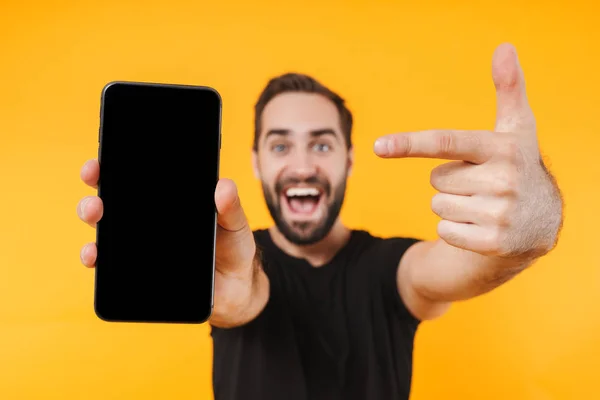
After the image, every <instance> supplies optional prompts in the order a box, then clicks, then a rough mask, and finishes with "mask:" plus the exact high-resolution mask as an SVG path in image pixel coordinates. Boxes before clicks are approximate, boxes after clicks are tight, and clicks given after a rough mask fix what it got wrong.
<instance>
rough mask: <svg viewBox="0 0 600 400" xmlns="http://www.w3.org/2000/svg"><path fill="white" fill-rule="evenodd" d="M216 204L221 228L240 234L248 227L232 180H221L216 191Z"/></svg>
mask: <svg viewBox="0 0 600 400" xmlns="http://www.w3.org/2000/svg"><path fill="white" fill-rule="evenodd" d="M215 203H216V206H217V213H218V223H219V226H220V227H221V228H223V229H224V230H226V231H229V232H238V231H241V230H243V229H246V228H247V227H248V220H247V219H246V215H245V214H244V210H243V209H242V204H241V201H240V198H239V196H238V191H237V187H236V185H235V183H234V182H233V181H232V180H229V179H220V180H219V182H218V183H217V188H216V190H215Z"/></svg>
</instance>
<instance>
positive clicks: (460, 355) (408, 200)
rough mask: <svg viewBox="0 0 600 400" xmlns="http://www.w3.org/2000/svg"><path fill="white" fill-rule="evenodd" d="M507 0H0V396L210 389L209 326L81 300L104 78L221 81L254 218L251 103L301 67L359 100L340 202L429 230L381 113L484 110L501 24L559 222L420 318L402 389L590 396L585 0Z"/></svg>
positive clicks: (462, 117) (417, 183)
mask: <svg viewBox="0 0 600 400" xmlns="http://www.w3.org/2000/svg"><path fill="white" fill-rule="evenodd" d="M523 3H526V5H519V4H521V2H520V1H517V0H506V1H503V2H488V3H486V2H472V3H468V2H464V1H462V2H458V1H453V2H448V1H441V0H440V1H435V2H427V3H422V4H420V5H417V2H408V1H395V2H393V1H376V2H373V1H371V2H367V1H364V2H357V1H344V2H335V3H333V2H326V4H325V5H317V2H310V3H306V2H302V3H292V2H285V1H284V2H275V1H273V2H265V1H235V2H225V3H224V4H222V5H217V1H205V2H202V1H189V2H177V1H144V2H142V1H138V2H127V1H114V0H113V1H104V2H90V3H88V4H86V3H85V2H75V1H71V2H69V1H62V2H41V1H40V2H17V1H8V2H7V1H6V0H5V1H3V2H2V6H1V8H0V54H1V55H0V398H2V399H7V400H13V399H15V400H16V399H65V400H67V399H87V400H94V399H103V400H104V399H113V400H118V399H128V400H130V399H209V398H211V360H212V358H211V357H212V349H211V341H210V337H209V331H208V329H207V326H205V325H203V326H162V325H156V326H149V325H117V324H114V325H113V324H107V323H103V322H101V321H100V320H98V318H96V316H95V315H94V312H93V306H92V301H93V277H94V272H93V271H90V270H87V269H85V268H84V267H83V266H81V265H80V263H79V249H80V247H81V246H82V245H83V244H84V243H86V242H88V241H92V240H93V239H94V232H93V230H92V229H90V228H89V227H87V226H86V225H84V224H83V223H81V222H80V221H79V220H78V218H77V216H76V212H75V209H76V204H77V202H78V200H79V199H80V198H81V197H83V196H85V195H88V194H93V191H92V190H91V189H89V188H87V187H85V186H84V185H83V184H82V183H81V182H80V180H79V169H80V167H81V165H82V164H83V162H84V161H85V160H87V159H89V158H92V157H94V156H95V155H96V146H97V131H98V111H99V100H100V91H101V88H102V87H103V85H104V84H105V83H106V82H108V81H110V80H116V79H122V80H142V81H160V82H172V83H189V84H202V85H211V86H214V87H215V88H217V89H218V90H219V91H220V92H221V94H222V96H223V98H224V112H223V118H224V121H223V150H222V151H223V153H222V157H223V158H222V174H223V176H226V177H231V178H233V179H234V180H235V181H236V182H237V183H238V185H239V188H240V192H241V195H242V197H243V201H244V204H245V207H246V210H247V213H248V215H249V218H250V220H251V224H252V225H253V226H254V227H259V226H265V225H266V224H268V223H269V222H270V219H269V215H268V213H267V211H266V208H265V207H264V203H263V199H262V195H261V192H260V187H259V185H258V182H257V181H255V180H254V178H253V176H252V175H251V169H250V168H249V166H250V145H251V139H252V118H253V113H252V106H253V104H254V101H255V100H256V96H257V95H258V93H259V91H260V90H261V89H262V87H263V85H264V84H265V83H266V81H267V79H268V78H270V77H271V76H273V75H275V74H279V73H282V72H286V71H290V70H294V71H300V72H307V73H310V74H314V75H315V76H316V77H317V78H318V79H320V80H322V81H323V82H324V83H325V84H327V85H329V86H331V87H332V88H334V89H336V90H339V91H340V92H341V93H342V95H343V96H344V97H346V98H347V99H348V102H349V105H350V107H351V108H352V110H353V111H354V113H355V118H356V129H355V131H354V141H355V143H356V167H355V171H354V175H353V176H352V178H351V181H350V187H349V193H348V201H347V203H346V205H345V208H344V210H343V217H344V219H345V221H346V222H347V223H348V224H350V225H352V226H354V227H360V228H367V229H369V230H371V231H372V232H373V233H376V234H381V235H411V236H420V237H424V238H434V237H435V226H436V222H437V218H436V217H435V216H434V215H433V214H432V212H430V209H429V205H430V198H431V196H432V195H433V193H434V192H433V189H432V188H431V187H430V186H429V172H430V170H431V168H432V167H433V166H435V165H436V164H437V162H438V161H434V160H396V161H393V160H380V159H377V158H376V157H375V156H374V155H373V153H372V143H373V141H374V140H375V138H376V137H377V136H379V135H381V134H386V133H391V132H395V131H406V130H415V129H428V128H458V129H480V128H483V129H491V128H493V124H494V113H495V97H494V89H493V86H492V82H491V77H490V62H491V56H492V53H493V50H494V48H495V47H496V45H498V44H499V43H501V42H503V41H510V42H512V43H514V44H515V45H516V46H517V49H518V51H519V54H520V57H521V62H522V65H523V68H524V70H525V73H526V79H527V82H528V89H529V96H530V100H531V103H532V106H533V109H534V111H535V113H536V115H537V118H538V124H539V136H540V142H541V145H542V146H543V149H544V152H545V154H546V155H547V156H548V157H549V160H550V162H551V168H552V170H553V171H554V172H555V173H556V175H557V177H558V179H559V182H560V183H561V185H562V188H563V190H564V193H565V198H566V202H567V210H566V211H567V220H566V223H565V228H564V232H563V236H562V242H561V244H560V246H559V248H557V249H556V251H555V252H553V253H552V254H551V255H550V256H548V257H547V258H545V259H544V260H542V261H540V262H539V263H538V264H537V265H536V266H535V267H534V268H533V269H531V270H530V271H528V272H526V273H525V274H524V275H522V276H520V277H519V278H518V279H516V280H514V281H512V282H510V283H509V284H507V285H505V286H503V287H502V288H501V289H498V290H496V291H495V292H493V293H491V294H489V295H487V296H483V297H481V298H478V299H475V300H472V301H469V302H466V303H463V304H458V305H456V306H455V307H453V308H452V310H451V312H450V313H449V314H448V315H447V316H445V317H444V318H442V319H441V320H439V321H436V322H431V323H427V324H424V325H423V326H422V327H421V329H420V331H419V332H418V336H417V340H416V351H415V372H414V386H413V396H412V398H413V399H414V400H419V399H462V400H466V399H478V400H479V399H489V400H493V399H503V400H504V399H511V400H517V399H536V400H537V399H540V400H546V399H583V398H586V399H587V398H598V397H599V396H600V392H599V389H598V377H599V376H600V256H599V254H600V253H599V252H598V245H597V243H598V237H599V236H598V233H597V229H598V226H600V218H599V217H598V206H599V205H600V189H599V188H598V186H599V184H600V162H599V159H598V156H597V155H598V148H600V134H599V133H600V122H599V119H598V116H597V113H598V112H599V110H600V99H599V97H598V93H600V84H599V80H598V71H599V70H600V58H599V56H598V43H600V34H599V30H598V20H597V15H598V10H597V7H594V6H593V5H592V4H593V2H591V1H589V2H583V1H573V0H571V1H562V2H560V4H558V3H556V2H554V3H552V4H548V2H541V1H533V2H523ZM101 4H102V5H101ZM150 189H151V188H140V196H143V194H144V192H145V190H150ZM132 212H135V205H134V204H132Z"/></svg>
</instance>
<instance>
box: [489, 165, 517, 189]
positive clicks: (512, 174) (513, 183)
mask: <svg viewBox="0 0 600 400" xmlns="http://www.w3.org/2000/svg"><path fill="white" fill-rule="evenodd" d="M518 188H519V175H518V173H517V171H516V170H515V169H513V168H503V169H501V170H500V171H499V172H498V173H496V175H495V176H494V181H493V184H492V190H493V192H494V193H495V194H497V195H513V194H516V193H517V191H518Z"/></svg>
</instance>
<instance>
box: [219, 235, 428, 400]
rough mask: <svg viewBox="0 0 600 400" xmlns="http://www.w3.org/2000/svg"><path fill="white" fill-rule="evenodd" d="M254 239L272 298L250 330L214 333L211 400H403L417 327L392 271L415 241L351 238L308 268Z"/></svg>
mask: <svg viewBox="0 0 600 400" xmlns="http://www.w3.org/2000/svg"><path fill="white" fill-rule="evenodd" d="M254 235H255V238H256V243H257V245H258V247H259V248H260V249H261V250H262V254H263V268H264V270H265V272H266V274H267V276H268V277H269V282H270V297H269V301H268V303H267V305H266V307H265V309H264V310H263V312H262V313H261V314H259V315H258V317H256V318H255V319H254V320H253V321H251V322H250V323H248V324H246V325H244V326H241V327H236V328H230V329H221V328H216V327H212V333H211V335H212V337H213V344H214V356H213V359H214V365H213V389H214V396H215V400H254V399H257V400H259V399H260V400H342V399H343V400H379V399H381V400H407V399H408V398H409V393H410V387H411V380H412V356H413V341H414V336H415V333H416V330H417V327H418V325H419V321H418V320H417V319H416V318H415V317H414V316H412V314H410V313H409V311H408V310H407V308H406V307H405V305H404V303H403V302H402V299H401V297H400V295H399V293H398V289H397V280H396V271H397V267H398V263H399V261H400V258H401V257H402V255H403V254H404V252H405V251H406V250H407V249H408V247H410V246H411V245H412V244H414V243H415V242H416V241H417V239H412V238H401V237H397V238H385V239H384V238H379V237H374V236H372V235H371V234H369V233H368V232H365V231H360V230H354V231H352V234H351V237H350V239H349V241H348V243H347V244H346V245H345V246H344V247H343V248H342V249H341V250H340V251H339V252H338V253H337V255H336V256H335V257H334V258H333V260H331V262H329V263H328V264H326V265H324V266H321V267H317V268H314V267H312V266H311V265H310V264H309V263H308V262H307V261H305V260H303V259H298V258H294V257H291V256H289V255H287V254H285V253H284V252H283V251H282V250H280V249H279V248H278V247H277V246H276V245H275V244H274V243H273V241H272V240H271V237H270V235H269V233H268V231H267V230H258V231H255V232H254Z"/></svg>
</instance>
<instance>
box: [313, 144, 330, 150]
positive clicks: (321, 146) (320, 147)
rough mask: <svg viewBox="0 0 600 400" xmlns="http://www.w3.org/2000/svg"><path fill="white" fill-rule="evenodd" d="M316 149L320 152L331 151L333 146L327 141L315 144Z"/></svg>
mask: <svg viewBox="0 0 600 400" xmlns="http://www.w3.org/2000/svg"><path fill="white" fill-rule="evenodd" d="M315 150H317V151H319V152H327V151H330V150H331V148H330V146H329V145H328V144H327V143H317V144H315Z"/></svg>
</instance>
